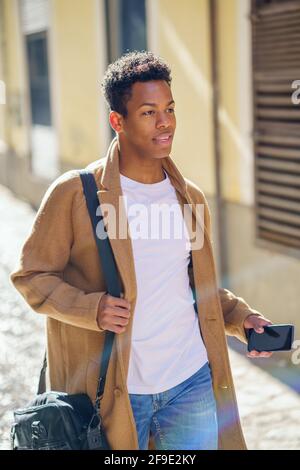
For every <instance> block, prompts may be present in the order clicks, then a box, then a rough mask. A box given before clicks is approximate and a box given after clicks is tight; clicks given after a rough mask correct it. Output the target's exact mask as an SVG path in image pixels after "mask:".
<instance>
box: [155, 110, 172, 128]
mask: <svg viewBox="0 0 300 470" xmlns="http://www.w3.org/2000/svg"><path fill="white" fill-rule="evenodd" d="M170 122H171V120H170V115H168V114H166V113H164V112H162V113H157V120H156V127H169V125H170Z"/></svg>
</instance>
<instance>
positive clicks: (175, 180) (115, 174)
mask: <svg viewBox="0 0 300 470" xmlns="http://www.w3.org/2000/svg"><path fill="white" fill-rule="evenodd" d="M119 159H120V154H119V149H118V140H117V138H116V137H115V138H114V139H113V140H112V142H111V144H110V146H109V148H108V151H107V154H106V161H105V164H104V169H103V172H102V175H101V178H100V185H101V189H102V190H114V189H116V190H119V191H120V187H121V182H120V167H119V161H120V160H119ZM162 166H163V168H164V169H165V171H166V172H167V173H168V176H169V178H170V180H171V183H172V185H173V186H174V187H175V189H177V190H178V191H179V193H180V194H181V195H182V196H185V195H186V190H187V187H186V181H185V179H184V177H183V176H182V175H181V173H180V171H179V169H178V168H177V166H176V165H175V163H174V162H173V160H172V159H171V157H164V158H163V159H162Z"/></svg>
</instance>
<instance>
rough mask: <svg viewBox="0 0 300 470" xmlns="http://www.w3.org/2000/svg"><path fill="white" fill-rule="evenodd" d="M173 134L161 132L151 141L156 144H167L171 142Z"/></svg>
mask: <svg viewBox="0 0 300 470" xmlns="http://www.w3.org/2000/svg"><path fill="white" fill-rule="evenodd" d="M172 139H173V135H172V134H162V135H159V136H157V137H155V138H154V139H152V140H153V142H154V143H155V144H157V145H169V144H170V143H171V142H172Z"/></svg>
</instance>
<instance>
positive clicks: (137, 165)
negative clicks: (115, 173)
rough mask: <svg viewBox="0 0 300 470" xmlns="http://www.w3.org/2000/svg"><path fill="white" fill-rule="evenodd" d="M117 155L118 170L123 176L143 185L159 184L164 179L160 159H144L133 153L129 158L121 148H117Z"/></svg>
mask: <svg viewBox="0 0 300 470" xmlns="http://www.w3.org/2000/svg"><path fill="white" fill-rule="evenodd" d="M119 154H120V160H119V169H120V174H122V175H123V176H127V178H130V179H132V180H135V181H137V182H139V183H143V184H154V183H160V182H161V181H163V180H164V179H165V174H164V171H163V166H162V161H161V159H159V160H155V159H154V158H153V159H145V158H143V157H139V156H138V155H135V154H134V153H131V154H130V156H129V155H128V153H127V152H126V151H124V149H123V147H122V148H121V149H120V147H119Z"/></svg>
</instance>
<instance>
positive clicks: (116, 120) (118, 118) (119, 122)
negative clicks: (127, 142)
mask: <svg viewBox="0 0 300 470" xmlns="http://www.w3.org/2000/svg"><path fill="white" fill-rule="evenodd" d="M123 119H124V118H123V116H122V114H120V113H117V111H111V112H110V113H109V123H110V125H111V127H112V128H113V130H114V131H115V132H117V134H119V133H120V132H122V131H123Z"/></svg>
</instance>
